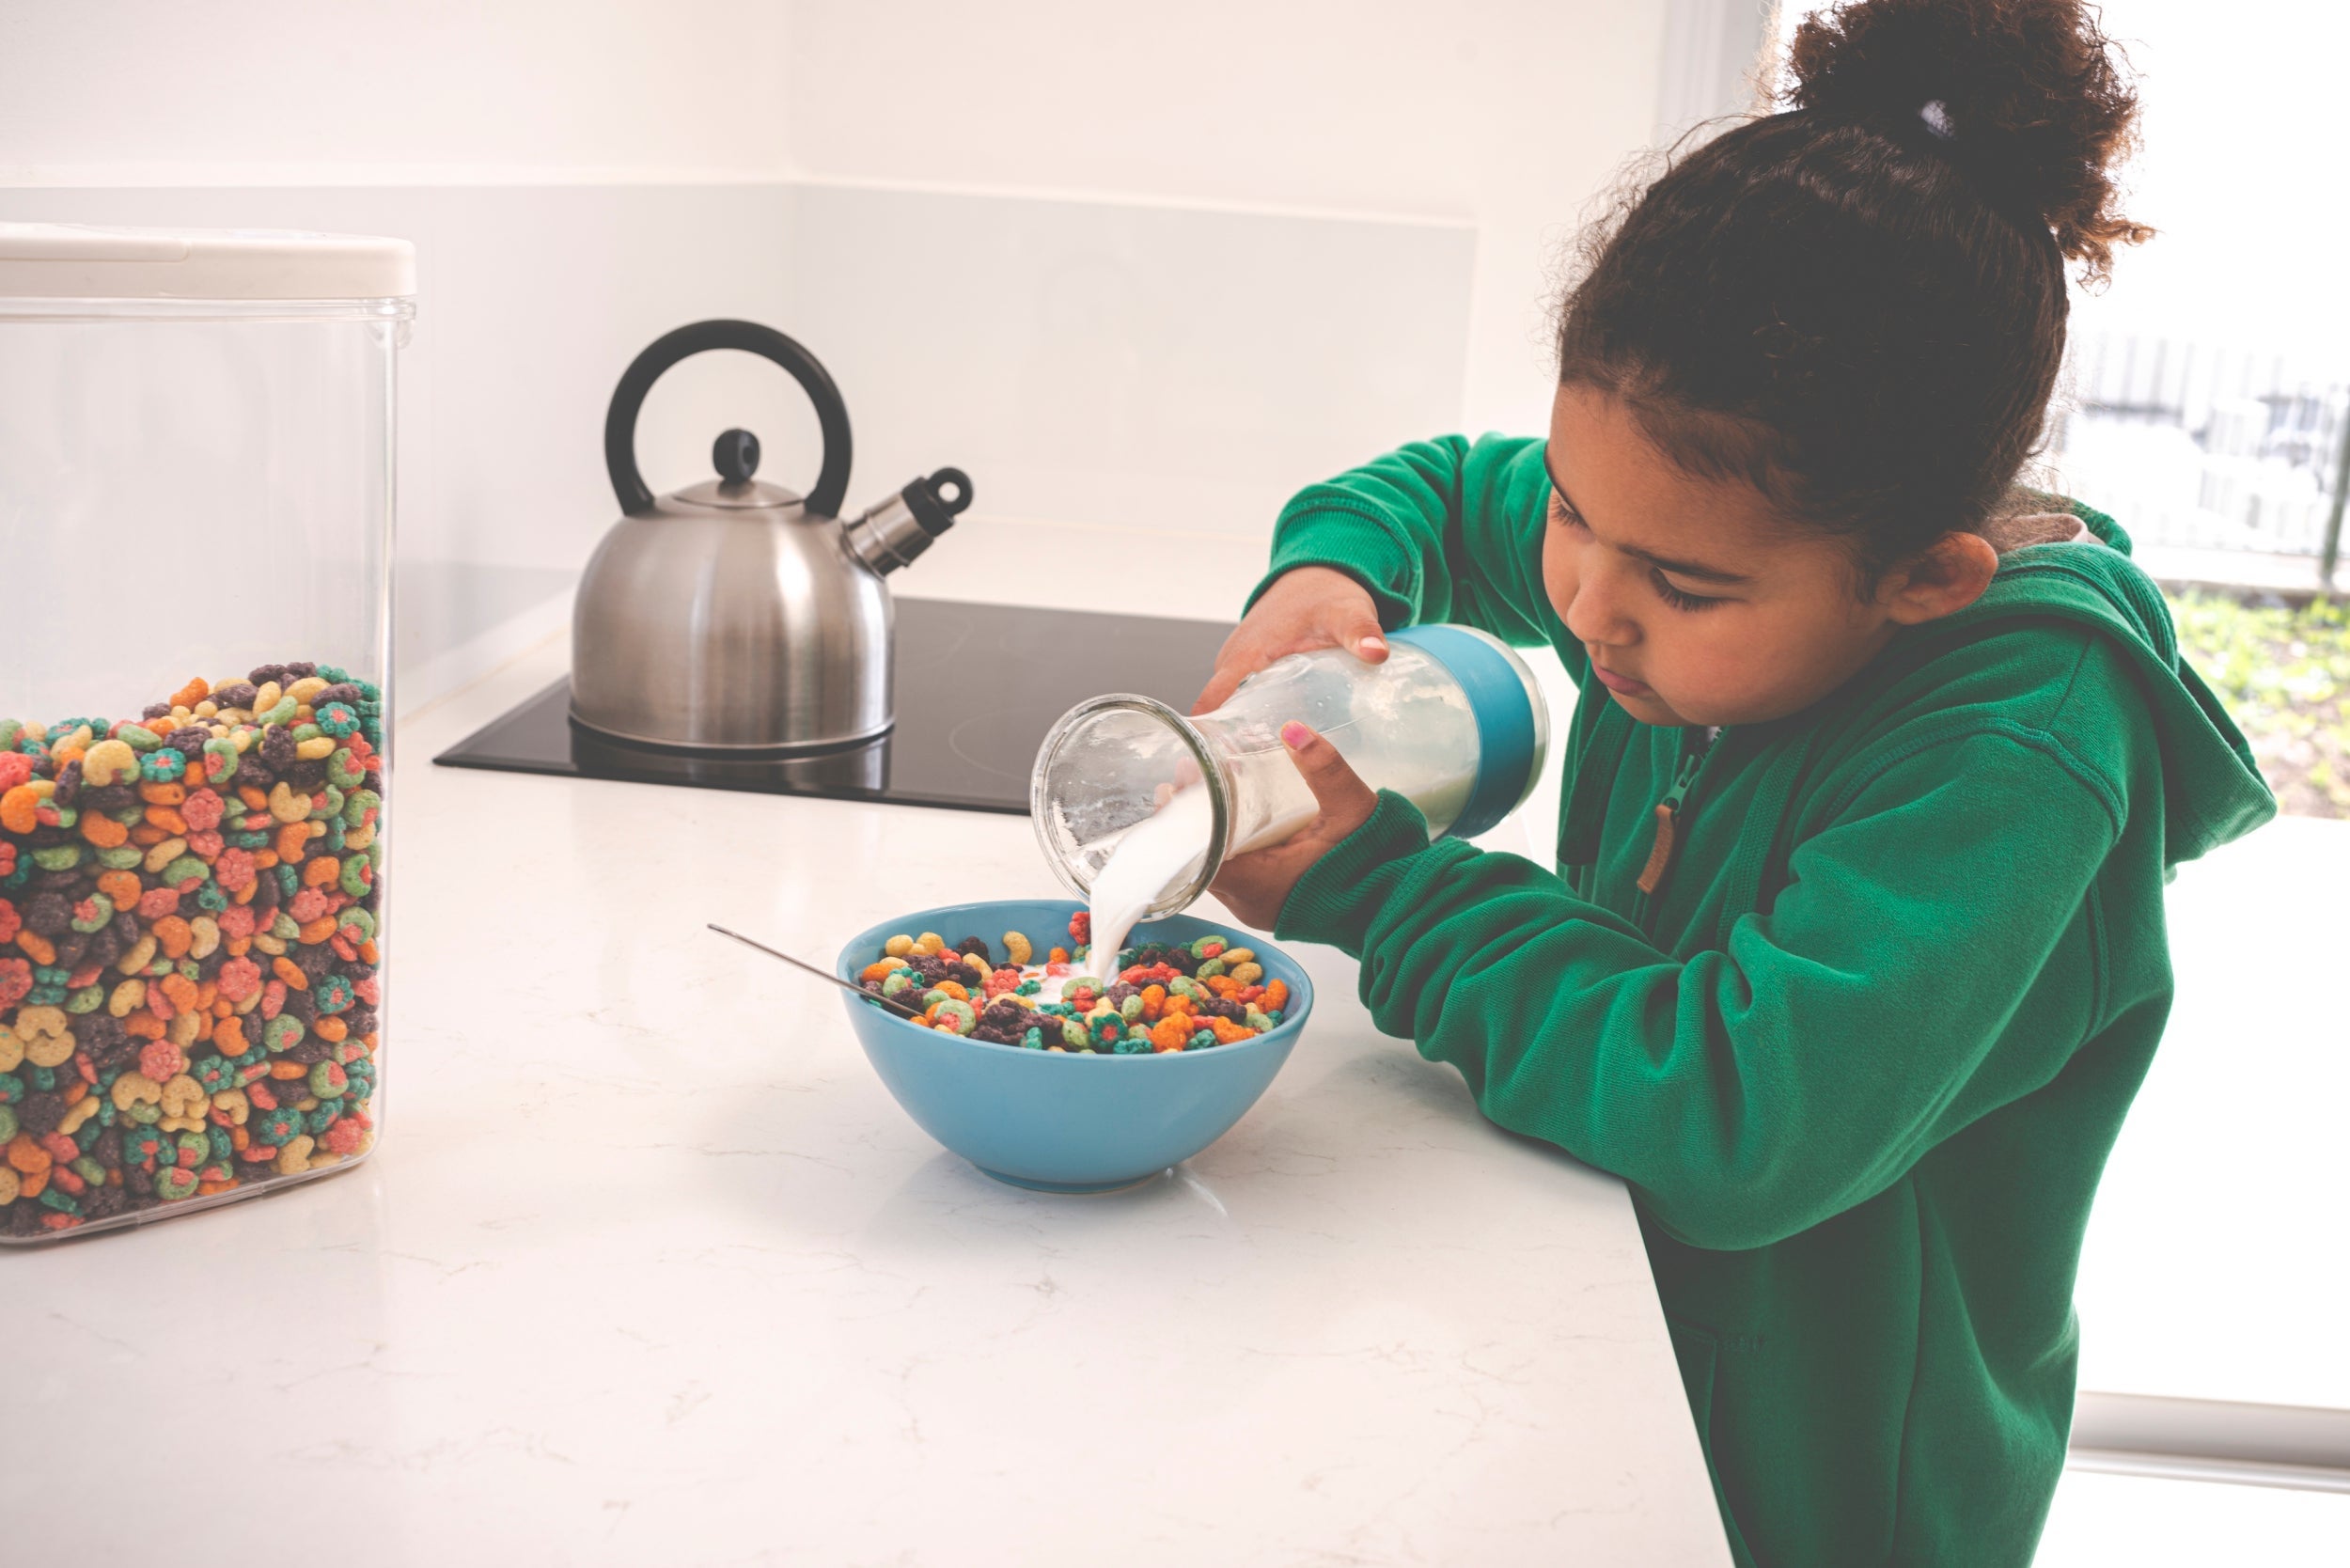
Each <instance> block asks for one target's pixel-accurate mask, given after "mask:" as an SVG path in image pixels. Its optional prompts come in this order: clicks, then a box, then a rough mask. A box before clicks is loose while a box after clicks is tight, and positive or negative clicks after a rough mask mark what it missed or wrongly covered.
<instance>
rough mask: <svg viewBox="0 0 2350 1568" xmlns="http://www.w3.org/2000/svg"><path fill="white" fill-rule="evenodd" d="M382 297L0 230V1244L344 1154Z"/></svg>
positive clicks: (379, 767) (377, 288)
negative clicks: (0, 562)
mask: <svg viewBox="0 0 2350 1568" xmlns="http://www.w3.org/2000/svg"><path fill="white" fill-rule="evenodd" d="M414 295H415V253H414V250H413V248H412V247H411V246H410V245H409V244H408V243H406V242H404V241H399V240H382V239H364V238H356V237H347V236H337V235H324V234H291V233H268V232H254V231H192V230H164V229H95V228H84V227H74V226H69V225H25V224H0V561H5V566H0V1245H21V1244H33V1243H39V1242H45V1241H54V1240H57V1239H60V1238H63V1237H68V1236H78V1235H86V1234H88V1233H89V1232H91V1231H100V1230H104V1229H107V1228H110V1227H122V1226H130V1225H135V1224H138V1223H141V1222H143V1221H146V1220H150V1219H156V1218H161V1217H164V1216H167V1215H180V1214H188V1213H191V1212H193V1211H195V1210H197V1209H202V1208H208V1207H211V1205H213V1204H218V1203H226V1202H231V1201H234V1200H237V1199H240V1198H244V1197H249V1196H251V1195H253V1194H255V1193H260V1192H268V1191H272V1190H274V1189H275V1188H278V1187H280V1186H283V1185H286V1184H291V1183H295V1182H301V1181H305V1180H307V1179H309V1178H311V1177H314V1176H318V1175H321V1174H325V1173H328V1172H332V1171H336V1170H345V1169H349V1168H351V1167H352V1165H354V1164H355V1163H356V1162H357V1161H359V1160H361V1159H363V1158H365V1157H366V1155H367V1154H368V1152H369V1151H370V1150H372V1149H373V1148H374V1147H375V1144H376V1140H377V1137H378V1136H379V1134H380V1130H381V1100H380V1091H381V1089H382V1083H383V1077H382V1071H383V1070H382V1065H381V1064H382V1053H383V1043H384V1017H385V1001H386V998H385V976H384V949H385V942H386V933H385V931H384V891H385V886H386V875H385V860H384V852H385V848H386V842H387V824H388V821H389V809H388V807H387V805H386V801H387V800H388V797H389V794H390V790H389V784H388V775H389V770H388V754H389V751H390V745H389V738H388V736H387V734H386V730H385V726H386V721H387V714H388V711H389V702H388V698H387V696H386V692H385V688H386V686H387V684H388V682H389V677H390V670H391V648H390V640H391V639H390V633H391V621H390V601H391V579H390V570H389V567H390V548H391V535H392V475H393V455H392V454H393V446H392V424H393V371H394V363H395V361H396V359H397V358H398V352H399V347H400V346H401V344H402V343H403V342H404V341H405V339H406V337H407V333H408V328H409V321H410V320H411V318H412V317H413V315H414V313H415V303H414Z"/></svg>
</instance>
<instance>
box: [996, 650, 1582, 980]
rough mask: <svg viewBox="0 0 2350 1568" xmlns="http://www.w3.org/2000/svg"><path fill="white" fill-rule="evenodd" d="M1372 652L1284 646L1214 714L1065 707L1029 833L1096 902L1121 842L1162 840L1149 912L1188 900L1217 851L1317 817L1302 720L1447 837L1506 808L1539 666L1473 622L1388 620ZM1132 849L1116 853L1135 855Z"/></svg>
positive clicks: (1045, 751) (1544, 732) (1536, 697)
mask: <svg viewBox="0 0 2350 1568" xmlns="http://www.w3.org/2000/svg"><path fill="white" fill-rule="evenodd" d="M1387 641H1388V654H1387V660H1386V662H1384V663H1382V664H1366V663H1365V662H1363V661H1362V660H1360V659H1357V658H1355V656H1354V655H1353V654H1351V653H1348V652H1345V651H1341V650H1339V649H1335V648H1331V649H1323V650H1320V651H1316V652H1312V653H1293V654H1292V655H1290V656H1289V657H1288V658H1285V659H1281V660H1278V661H1277V662H1276V663H1274V664H1272V665H1269V666H1266V667H1265V668H1264V669H1262V670H1260V671H1259V672H1258V673H1256V674H1255V675H1252V676H1250V677H1249V678H1248V679H1247V680H1246V681H1244V682H1241V684H1240V687H1239V689H1238V690H1237V691H1235V692H1233V694H1232V696H1231V698H1230V701H1228V702H1226V703H1225V704H1224V706H1222V707H1221V708H1218V709H1216V710H1215V711H1214V713H1203V714H1201V715H1199V717H1197V718H1192V717H1186V716H1185V715H1183V714H1182V713H1177V712H1176V711H1175V710H1174V709H1172V708H1170V707H1168V706H1167V704H1166V703H1164V702H1159V701H1156V700H1154V699H1153V698H1147V697H1136V696H1130V695H1125V694H1112V695H1109V696H1105V697H1097V698H1089V699H1088V700H1087V701H1084V702H1081V703H1079V704H1078V705H1077V706H1076V707H1074V708H1073V709H1071V710H1070V711H1069V712H1068V713H1065V714H1064V715H1062V717H1061V719H1060V721H1059V722H1058V723H1057V724H1056V725H1054V727H1053V729H1052V731H1051V732H1050V733H1049V734H1047V735H1046V736H1045V738H1044V744H1043V745H1042V748H1041V749H1040V750H1039V751H1038V753H1037V761H1036V772H1035V775H1034V776H1033V777H1032V779H1031V780H1030V782H1029V790H1028V799H1029V809H1030V814H1031V816H1032V817H1033V819H1034V821H1035V823H1036V833H1037V839H1038V841H1039V842H1040V843H1042V845H1043V847H1044V855H1045V858H1046V859H1047V860H1048V861H1050V862H1051V864H1052V866H1053V869H1054V870H1055V871H1056V872H1058V875H1059V877H1060V879H1061V881H1062V882H1063V883H1065V884H1067V885H1068V886H1069V887H1070V888H1071V889H1072V890H1073V891H1074V892H1076V893H1077V894H1079V895H1080V896H1083V897H1089V898H1092V899H1093V900H1094V901H1095V902H1096V904H1097V907H1096V909H1095V916H1094V919H1095V928H1096V932H1097V934H1098V933H1100V932H1101V930H1102V926H1103V918H1104V911H1103V910H1102V909H1101V908H1100V907H1098V906H1099V905H1100V904H1101V903H1102V902H1104V901H1103V889H1101V888H1100V887H1099V886H1097V883H1098V882H1099V879H1100V878H1101V875H1102V872H1103V870H1104V868H1105V865H1107V864H1108V862H1109V861H1110V859H1111V856H1112V854H1113V852H1115V851H1117V850H1118V849H1119V848H1120V845H1121V844H1127V843H1129V842H1130V841H1134V840H1137V839H1140V838H1142V837H1143V834H1142V832H1141V831H1139V830H1142V829H1143V828H1144V825H1145V824H1146V823H1147V824H1149V827H1148V834H1149V837H1150V838H1151V839H1152V840H1154V842H1153V854H1152V865H1153V870H1152V873H1151V875H1150V876H1149V878H1148V880H1149V881H1150V882H1151V884H1152V886H1153V887H1154V888H1155V889H1156V892H1155V896H1152V893H1151V892H1150V891H1148V890H1146V891H1145V892H1144V893H1143V894H1142V895H1141V896H1140V897H1141V899H1142V900H1147V902H1145V903H1144V907H1142V908H1141V909H1139V910H1138V911H1136V917H1139V918H1143V919H1152V918H1156V917H1159V916H1162V915H1168V914H1172V913H1173V912H1175V911H1176V910H1179V909H1182V908H1184V907H1185V906H1187V905H1188V904H1190V903H1191V902H1193V901H1194V900H1196V899H1198V898H1199V895H1200V894H1201V893H1203V892H1205V891H1206V890H1207V887H1208V884H1209V883H1210V882H1212V881H1214V878H1215V873H1216V870H1217V868H1219V867H1220V866H1222V865H1223V863H1224V861H1225V859H1226V857H1228V856H1230V855H1246V854H1247V853H1248V852H1249V851H1251V850H1256V849H1261V848H1264V847H1265V846H1267V845H1271V844H1277V843H1279V842H1280V841H1281V840H1282V839H1286V838H1288V837H1289V836H1290V835H1292V834H1293V833H1295V832H1297V831H1298V829H1300V828H1301V827H1303V826H1305V825H1306V823H1308V822H1310V821H1311V820H1312V819H1313V816H1314V811H1315V806H1314V798H1313V794H1312V792H1310V791H1309V790H1308V788H1307V787H1306V781H1305V779H1304V778H1303V777H1301V776H1299V774H1298V772H1297V768H1296V765H1295V764H1294V763H1293V762H1292V761H1291V760H1290V755H1289V752H1288V749H1287V748H1286V747H1285V746H1283V745H1282V744H1281V727H1282V726H1283V725H1284V724H1287V723H1289V722H1291V721H1292V720H1296V721H1299V722H1302V723H1304V724H1306V725H1308V726H1310V727H1311V728H1312V729H1314V730H1315V731H1316V732H1317V733H1319V734H1321V735H1322V736H1324V738H1325V739H1327V740H1328V741H1329V742H1330V743H1331V744H1332V745H1335V746H1336V747H1337V748H1338V749H1339V752H1340V755H1342V756H1344V757H1345V758H1346V760H1347V761H1348V762H1349V763H1350V764H1351V765H1352V766H1353V767H1354V769H1355V772H1356V773H1357V774H1359V775H1361V776H1362V778H1363V780H1364V782H1365V783H1367V784H1369V785H1370V786H1371V788H1372V789H1374V790H1393V791H1395V792H1397V793H1399V794H1402V795H1404V796H1405V797H1407V798H1408V799H1410V800H1411V802H1412V803H1413V804H1414V805H1415V806H1417V807H1418V808H1419V810H1420V814H1421V815H1422V816H1424V817H1426V818H1427V819H1428V829H1429V831H1430V832H1431V833H1432V834H1434V835H1437V836H1439V837H1442V836H1445V835H1448V834H1449V835H1451V836H1453V837H1457V838H1471V837H1474V836H1476V835H1477V834H1480V833H1483V832H1485V831H1487V830H1488V829H1490V828H1492V827H1493V826H1494V825H1495V824H1496V823H1499V822H1500V821H1501V820H1502V818H1504V817H1506V816H1508V815H1509V814H1510V813H1511V812H1512V811H1513V810H1515V809H1516V808H1517V807H1518V806H1519V804H1520V803H1522V802H1523V801H1524V800H1525V799H1526V797H1527V795H1528V793H1530V792H1532V790H1533V787H1534V784H1535V781H1536V780H1537V779H1538V778H1540V777H1541V776H1542V769H1543V758H1544V756H1545V754H1546V753H1547V751H1548V749H1549V740H1550V714H1549V709H1548V708H1547V706H1546V705H1545V704H1544V702H1543V695H1542V691H1541V688H1540V687H1539V686H1537V685H1536V683H1535V680H1534V674H1533V671H1531V670H1529V669H1528V668H1527V666H1526V664H1525V662H1524V661H1523V660H1521V659H1520V658H1519V657H1518V656H1517V654H1516V653H1515V652H1513V651H1512V650H1511V649H1510V648H1509V647H1508V646H1507V645H1506V644H1504V643H1502V642H1501V641H1500V640H1499V639H1497V638H1496V637H1493V636H1490V635H1486V634H1485V633H1483V632H1479V631H1475V630H1472V629H1471V628H1468V627H1465V626H1416V627H1412V628H1409V629H1408V630H1405V631H1401V632H1396V633H1393V634H1390V635H1389V637H1388V639H1387ZM1133 858H1134V851H1133V850H1131V849H1130V850H1129V852H1128V854H1127V855H1125V856H1123V857H1121V864H1126V863H1131V861H1132V860H1133Z"/></svg>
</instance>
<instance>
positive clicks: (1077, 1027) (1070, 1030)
mask: <svg viewBox="0 0 2350 1568" xmlns="http://www.w3.org/2000/svg"><path fill="white" fill-rule="evenodd" d="M1060 1038H1061V1043H1062V1044H1064V1045H1067V1046H1069V1047H1070V1048H1071V1049H1072V1050H1077V1051H1082V1050H1086V1049H1088V1048H1089V1047H1090V1046H1091V1045H1092V1043H1093V1037H1092V1036H1091V1035H1089V1034H1088V1033H1087V1032H1086V1026H1085V1020H1084V1019H1082V1018H1064V1019H1062V1020H1061V1026H1060Z"/></svg>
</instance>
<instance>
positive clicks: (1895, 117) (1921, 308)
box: [1559, 0, 2152, 582]
mask: <svg viewBox="0 0 2350 1568" xmlns="http://www.w3.org/2000/svg"><path fill="white" fill-rule="evenodd" d="M2118 55H2119V51H2118V50H2117V49H2116V48H2115V47H2114V45H2113V44H2112V43H2111V41H2110V40H2109V39H2107V37H2106V36H2105V34H2104V32H2103V31H2102V30H2101V28H2100V26H2099V24H2098V18H2097V15H2096V13H2095V11H2094V10H2093V8H2088V7H2085V6H2083V5H2081V4H2079V3H2078V0H1848V3H1846V4H1843V5H1841V6H1839V7H1837V8H1834V9H1833V10H1830V11H1825V12H1823V13H1821V14H1819V15H1817V16H1815V17H1813V18H1811V19H1810V20H1808V21H1806V22H1805V23H1804V24H1802V26H1801V27H1800V28H1799V29H1798V31H1797V32H1796V34H1795V36H1794V45H1793V49H1792V51H1791V56H1790V62H1789V63H1790V67H1791V70H1790V77H1791V84H1790V86H1788V87H1787V89H1786V91H1785V95H1784V102H1785V104H1786V107H1785V108H1784V109H1783V110H1782V111H1781V112H1779V113H1777V114H1772V115H1767V116H1763V117H1760V118H1753V119H1749V120H1747V121H1746V122H1745V123H1742V124H1740V125H1738V126H1737V127H1735V128H1734V129H1732V130H1730V131H1728V132H1726V133H1723V134H1721V135H1719V136H1716V137H1715V138H1714V139H1713V140H1711V141H1708V142H1705V143H1703V144H1702V145H1700V146H1698V147H1696V148H1695V149H1692V150H1688V151H1686V152H1684V153H1682V154H1680V155H1679V156H1677V157H1675V158H1674V159H1673V160H1672V162H1671V163H1670V165H1669V167H1668V168H1667V169H1666V171H1665V173H1664V174H1663V175H1662V176H1661V177H1660V178H1658V179H1657V180H1655V181H1654V182H1653V184H1651V185H1649V186H1648V188H1647V189H1646V190H1645V191H1644V192H1642V193H1641V194H1640V195H1639V196H1638V197H1637V199H1636V200H1635V201H1633V202H1632V204H1631V205H1630V208H1629V210H1628V211H1627V212H1624V213H1623V214H1622V217H1621V218H1620V220H1619V221H1618V222H1617V223H1616V225H1615V227H1613V228H1612V229H1611V230H1606V231H1602V232H1600V233H1598V234H1596V235H1595V236H1594V239H1593V241H1592V243H1591V245H1590V264H1589V266H1588V268H1587V270H1586V271H1585V273H1584V274H1583V276H1582V277H1581V278H1580V280H1579V281H1577V282H1576V283H1575V285H1574V287H1573V288H1572V289H1571V290H1569V291H1568V292H1567V294H1566V297H1565V299H1564V301H1563V302H1562V305H1561V308H1560V315H1559V381H1560V383H1561V384H1565V385H1583V386H1589V387H1591V388H1594V389H1596V390H1598V391H1601V392H1604V393H1606V394H1608V395H1610V396H1612V397H1615V398H1618V399H1620V400H1622V401H1623V402H1624V403H1625V404H1626V405H1627V406H1628V407H1629V409H1630V411H1631V412H1632V414H1633V415H1634V416H1635V418H1636V419H1637V421H1638V423H1639V426H1640V428H1641V430H1642V431H1644V432H1645V433H1646V434H1647V435H1648V436H1649V438H1650V439H1651V440H1653V442H1654V443H1655V444H1656V446H1657V447H1658V448H1659V449H1660V450H1661V451H1663V452H1664V453H1665V454H1666V455H1667V456H1668V457H1669V458H1670V459H1671V460H1672V461H1674V462H1675V463H1678V464H1680V465H1681V466H1682V467H1684V469H1686V470H1688V471H1690V472H1693V473H1697V474H1700V475H1704V476H1707V477H1713V478H1743V479H1745V480H1747V481H1748V482H1750V483H1753V484H1754V485H1756V486H1757V487H1758V488H1759V489H1761V490H1762V491H1763V494H1765V495H1766V496H1767V497H1768V498H1769V499H1770V500H1771V501H1772V503H1773V505H1774V507H1775V508H1776V510H1778V511H1779V512H1780V513H1781V514H1782V515H1783V516H1785V517H1786V518H1787V519H1789V520H1790V521H1792V522H1794V523H1797V524H1800V525H1806V526H1810V527H1813V528H1817V529H1822V530H1825V531H1827V532H1830V533H1835V534H1841V535H1845V536H1848V537H1850V538H1852V539H1853V540H1854V541H1855V543H1856V552H1855V553H1856V557H1857V562H1858V564H1859V566H1860V569H1861V573H1862V578H1863V580H1864V582H1867V581H1873V580H1874V579H1875V577H1876V575H1877V574H1878V573H1879V572H1881V571H1882V570H1883V569H1884V568H1886V567H1887V566H1888V565H1891V564H1893V563H1895V562H1898V561H1901V560H1904V559H1907V558H1910V557H1914V556H1915V555H1916V554H1917V553H1918V552H1919V551H1920V550H1922V549H1924V548H1925V547H1926V546H1928V545H1930V544H1931V543H1933V541H1935V540H1936V539H1938V538H1940V537H1941V536H1942V535H1943V534H1944V533H1946V532H1950V531H1951V530H1964V531H1981V530H1982V529H1983V527H1984V526H1985V525H1986V522H1987V520H1989V519H1990V518H1992V517H1994V516H1995V515H1997V513H1998V510H1999V508H2000V506H2001V504H2002V502H2003V501H2004V500H2005V498H2006V497H2007V496H2008V494H2009V493H2010V491H2011V489H2012V487H2013V484H2014V482H2015V478H2016V476H2017V474H2018V472H2019V471H2020V470H2021V468H2022V466H2023V464H2024V463H2025V461H2026V460H2027V459H2028V458H2029V457H2030V456H2031V454H2032V452H2033V451H2034V449H2035V448H2036V447H2037V445H2038V443H2039V441H2040V438H2041V432H2042V427H2043V425H2044V422H2045V417H2046V414H2047V406H2048V399H2049V396H2050V394H2051V392H2052V391H2053V390H2054V388H2055V385H2056V379H2057V372H2058V368H2059V366H2060V363H2061V362H2062V359H2063V357H2064V337H2065V318H2066V312H2067V308H2068V305H2067V297H2066V289H2067V279H2066V263H2067V262H2068V261H2073V262H2077V263H2079V265H2080V270H2081V273H2082V274H2083V277H2084V279H2085V280H2101V279H2103V278H2104V277H2105V276H2106V275H2107V271H2108V269H2109V268H2110V266H2111V263H2112V255H2113V247H2114V246H2115V245H2116V244H2118V243H2136V242H2139V241H2141V240H2144V239H2146V238H2147V237H2148V236H2149V235H2150V234H2151V233H2152V230H2150V229H2148V228H2146V227H2144V226H2142V225H2139V224H2136V223H2133V222H2131V221H2130V220H2129V219H2127V218H2125V217H2123V215H2122V214H2121V213H2120V212H2118V211H2117V210H2116V209H2117V204H2118V200H2119V196H2118V193H2117V191H2116V190H2115V187H2114V184H2113V180H2112V178H2111V176H2110V174H2109V172H2108V171H2109V168H2110V166H2111V165H2113V164H2114V163H2115V162H2117V161H2118V160H2119V159H2121V158H2122V157H2123V156H2124V155H2126V153H2127V152H2128V151H2129V150H2130V149H2131V148H2132V147H2133V145H2134V125H2135V120H2136V116H2137V107H2138V102H2137V96H2136V94H2135V92H2134V91H2133V90H2132V88H2131V86H2130V81H2129V78H2128V77H2127V75H2126V74H2125V71H2124V70H2123V63H2124V62H2122V61H2120V60H2119V59H2118V58H2117V56H2118Z"/></svg>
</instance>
